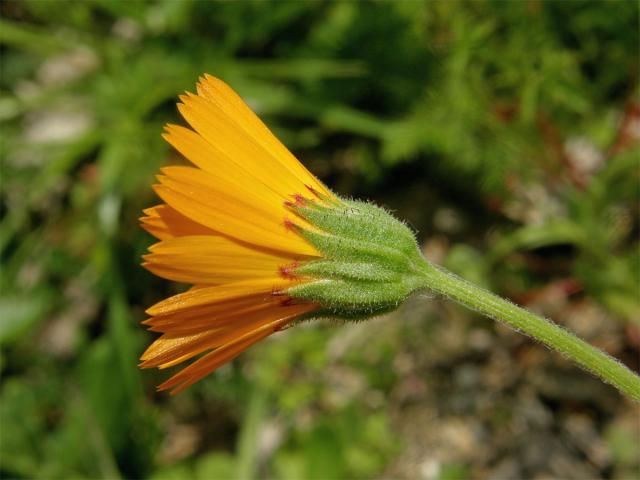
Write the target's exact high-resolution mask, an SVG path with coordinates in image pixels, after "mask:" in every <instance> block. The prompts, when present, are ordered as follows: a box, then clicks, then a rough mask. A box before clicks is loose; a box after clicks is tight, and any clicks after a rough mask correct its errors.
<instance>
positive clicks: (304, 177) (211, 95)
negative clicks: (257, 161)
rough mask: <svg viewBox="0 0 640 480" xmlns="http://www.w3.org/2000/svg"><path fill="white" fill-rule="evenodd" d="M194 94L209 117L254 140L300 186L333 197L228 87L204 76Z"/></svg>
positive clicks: (216, 79)
mask: <svg viewBox="0 0 640 480" xmlns="http://www.w3.org/2000/svg"><path fill="white" fill-rule="evenodd" d="M197 91H198V95H199V96H200V97H201V98H204V99H206V100H207V101H208V102H209V107H208V108H209V110H210V112H211V113H210V116H214V115H219V116H222V117H223V118H224V117H226V118H227V119H230V120H231V122H232V123H233V124H234V126H235V127H236V128H238V129H240V130H242V131H243V132H244V134H245V135H247V136H250V137H252V138H253V139H255V141H256V143H257V144H258V145H260V146H261V147H262V148H263V149H264V150H265V151H266V152H268V153H269V154H270V156H272V157H273V158H275V159H278V160H279V161H280V163H281V164H282V165H283V166H284V167H285V168H286V169H287V170H289V171H290V172H291V173H293V175H294V176H295V177H296V178H298V179H299V180H300V181H301V182H302V183H303V184H306V185H309V186H311V187H313V188H315V189H316V190H318V191H319V192H322V193H323V194H325V195H327V196H329V197H333V194H332V193H331V191H330V190H329V189H327V188H326V187H325V186H324V185H323V184H322V182H320V181H319V180H318V179H317V178H316V177H315V176H313V175H312V174H311V173H310V172H309V171H308V170H307V169H306V168H305V167H304V165H302V164H301V163H300V162H299V161H298V160H297V159H296V158H295V157H294V156H293V155H292V154H291V152H290V151H289V150H288V149H287V148H286V147H285V146H284V145H283V144H282V143H281V142H280V141H279V140H278V139H277V138H276V136H275V135H273V133H271V131H270V130H269V129H268V128H267V126H266V125H265V124H264V123H263V122H262V120H260V118H258V116H257V115H256V114H255V113H254V112H253V111H252V110H251V109H250V108H249V107H248V106H247V104H246V103H245V102H244V101H243V100H242V98H240V96H239V95H238V94H237V93H236V92H235V91H234V90H233V89H232V88H231V87H229V85H227V84H226V83H225V82H223V81H222V80H220V79H218V78H215V77H213V76H211V75H205V76H204V78H200V81H199V82H198V86H197Z"/></svg>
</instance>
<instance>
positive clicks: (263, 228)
mask: <svg viewBox="0 0 640 480" xmlns="http://www.w3.org/2000/svg"><path fill="white" fill-rule="evenodd" d="M197 92H198V93H197V95H194V94H191V93H188V94H186V95H183V96H181V97H180V100H181V101H182V103H180V104H178V109H179V110H180V113H181V114H182V116H183V117H184V118H185V120H186V121H187V122H188V123H189V125H190V126H191V127H192V128H193V130H190V129H188V128H184V127H181V126H177V125H168V126H167V127H166V133H165V134H164V135H163V136H164V138H165V139H166V140H167V141H168V142H169V143H170V144H171V145H173V147H174V148H175V149H176V150H178V151H179V152H180V153H181V154H182V155H183V156H184V157H185V158H187V159H188V160H189V161H190V162H191V163H192V164H193V166H190V167H187V166H173V167H166V168H163V169H162V175H159V176H158V181H159V183H158V184H157V185H154V190H155V191H156V193H157V194H158V196H159V197H160V198H161V199H162V200H163V201H164V202H165V203H164V204H161V205H158V206H155V207H152V208H149V209H147V210H145V211H144V213H145V215H146V216H145V217H143V218H142V219H141V221H142V225H143V227H144V228H145V229H146V230H147V231H148V232H150V233H151V234H152V235H154V236H155V237H156V238H157V239H158V240H160V241H159V242H158V243H156V244H155V245H153V246H152V247H151V248H150V249H149V250H150V253H149V254H148V255H145V257H144V259H145V263H144V264H143V265H144V266H145V267H146V268H147V269H148V270H150V271H151V272H153V273H155V274H156V275H159V276H161V277H163V278H166V279H169V280H173V281H177V282H184V283H188V284H192V285H193V287H192V288H191V289H190V290H188V291H187V292H185V293H182V294H179V295H175V296H173V297H171V298H168V299H166V300H163V301H161V302H160V303H158V304H156V305H154V306H153V307H151V308H149V309H148V310H147V313H148V314H149V316H150V318H149V319H148V320H146V321H145V322H143V323H145V324H146V325H148V326H149V330H151V331H154V332H161V333H162V336H161V337H160V338H158V339H157V340H156V341H155V342H154V343H153V344H152V345H151V346H150V347H149V348H148V349H147V351H146V352H145V353H144V354H143V355H142V358H141V360H142V363H141V367H143V368H151V367H158V368H167V367H172V366H174V365H177V364H180V363H182V362H185V361H187V360H190V359H193V358H194V357H196V356H199V355H201V356H200V358H198V359H197V360H196V361H194V362H193V363H191V364H190V365H189V366H187V367H186V368H184V369H183V370H181V371H180V372H178V373H177V374H175V375H174V376H173V377H171V378H170V379H169V380H168V381H166V382H164V383H163V384H162V385H160V386H159V387H158V389H159V390H166V389H172V393H177V392H179V391H181V390H183V389H185V388H187V387H188V386H190V385H192V384H193V383H195V382H197V381H198V380H200V379H202V378H203V377H204V376H206V375H207V374H209V373H211V372H212V371H213V370H215V369H216V368H218V367H219V366H221V365H222V364H224V363H226V362H228V361H230V360H231V359H233V358H235V357H236V356H237V355H238V354H240V353H241V352H242V351H243V350H245V349H246V348H248V347H250V346H251V345H253V344H254V343H256V342H258V341H260V340H262V339H263V338H265V337H267V336H269V335H270V334H272V333H274V332H276V331H278V330H281V329H282V328H284V327H285V326H286V325H288V324H290V323H291V322H293V321H294V320H296V319H297V318H299V317H300V316H302V315H305V314H309V313H310V312H313V311H314V310H317V309H318V308H319V305H318V304H316V303H313V302H311V301H305V300H300V299H296V300H294V299H292V298H291V297H289V296H288V295H286V294H284V293H283V292H284V291H285V290H286V289H287V288H289V287H291V286H292V285H295V284H300V283H302V280H300V279H299V278H295V276H294V275H292V274H291V268H290V267H291V266H295V265H297V264H299V263H300V262H305V261H308V260H313V259H318V258H320V257H321V255H320V253H318V251H317V250H316V248H315V247H313V246H312V245H311V244H310V243H309V242H308V241H307V240H305V239H304V237H303V236H301V235H299V232H298V229H297V228H292V227H293V226H294V225H297V226H300V227H303V228H306V229H312V228H313V227H311V226H310V225H309V224H308V223H307V222H306V221H305V220H304V219H303V218H301V217H297V216H296V217H295V223H294V219H292V218H291V217H293V214H292V211H291V208H290V206H291V201H292V200H293V201H294V203H295V202H304V197H303V195H306V196H309V197H312V198H313V199H314V201H317V202H321V203H327V202H336V204H339V203H340V200H338V199H337V197H336V196H335V195H333V194H332V193H331V192H330V191H329V190H328V189H327V188H326V187H325V186H324V185H323V184H322V183H321V182H320V181H319V180H318V179H316V178H315V177H314V176H313V175H312V174H311V173H309V171H308V170H307V169H306V168H305V167H304V166H303V165H302V164H301V163H300V162H298V160H296V158H295V157H294V156H293V155H292V154H291V153H290V152H289V151H288V150H287V149H286V147H284V145H282V144H281V143H280V142H279V141H278V139H277V138H276V137H275V136H274V135H273V134H272V133H271V132H270V131H269V129H268V128H267V127H266V126H265V125H264V124H263V123H262V122H261V121H260V119H259V118H258V117H257V116H256V115H255V114H254V113H253V112H252V111H251V110H250V109H249V107H248V106H247V105H246V104H245V103H244V102H243V101H242V99H241V98H240V97H239V96H238V95H237V94H236V93H235V92H234V91H233V90H232V89H231V88H230V87H229V86H228V85H226V84H225V83H224V82H222V81H221V80H219V79H217V78H214V77H211V76H209V75H205V77H204V78H201V79H200V81H199V83H198V86H197ZM287 205H289V206H287Z"/></svg>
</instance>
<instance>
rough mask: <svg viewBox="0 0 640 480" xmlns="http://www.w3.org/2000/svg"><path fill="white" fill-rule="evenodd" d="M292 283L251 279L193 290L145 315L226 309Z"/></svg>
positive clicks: (179, 295)
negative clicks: (200, 309)
mask: <svg viewBox="0 0 640 480" xmlns="http://www.w3.org/2000/svg"><path fill="white" fill-rule="evenodd" d="M292 283H293V282H292V281H291V280H286V279H283V278H280V277H275V276H274V277H273V278H253V279H251V280H246V281H242V282H234V283H228V284H224V285H217V286H213V287H202V288H195V289H191V290H189V291H187V292H184V293H180V294H178V295H174V296H173V297H169V298H167V299H165V300H162V301H161V302H158V303H156V304H155V305H153V306H152V307H150V308H149V309H147V312H146V313H147V314H148V315H151V316H154V317H155V316H165V315H171V314H176V313H181V312H182V313H184V312H185V311H187V310H190V309H193V308H195V307H203V306H211V305H216V304H220V305H222V307H223V308H226V306H225V302H229V301H234V300H239V299H241V298H243V297H246V296H250V295H265V296H271V293H272V292H274V291H278V290H284V289H286V288H287V287H290V286H291V285H292Z"/></svg>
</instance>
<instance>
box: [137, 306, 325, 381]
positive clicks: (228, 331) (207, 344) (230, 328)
mask: <svg viewBox="0 0 640 480" xmlns="http://www.w3.org/2000/svg"><path fill="white" fill-rule="evenodd" d="M255 307H256V308H255V310H256V311H255V312H254V314H253V315H235V317H236V318H235V320H234V321H233V322H231V323H227V324H226V325H223V326H218V327H215V328H211V327H212V325H209V329H206V330H203V331H200V332H198V333H193V334H174V333H165V334H164V335H162V337H160V338H159V339H158V340H156V341H155V342H154V343H153V344H152V345H151V346H150V347H149V348H148V349H147V351H146V352H145V353H144V355H143V356H142V358H141V359H142V360H143V363H142V364H141V366H142V367H143V368H151V367H160V368H167V367H170V366H173V365H176V364H177V363H181V362H182V361H184V360H187V359H188V358H192V357H194V356H196V355H198V354H200V353H202V352H204V351H206V350H210V349H212V348H216V347H220V346H222V345H225V344H226V343H228V342H231V341H233V340H234V339H235V338H237V337H239V336H242V335H244V334H246V333H249V332H250V331H253V330H255V329H256V328H259V327H260V326H261V325H264V324H265V323H269V322H273V321H275V320H279V319H283V318H293V317H298V316H300V315H303V314H305V313H308V312H310V311H313V310H315V309H316V308H317V306H315V305H313V304H298V305H287V306H273V305H270V304H265V305H262V306H260V305H256V306H255ZM212 323H213V325H215V324H216V323H215V322H212Z"/></svg>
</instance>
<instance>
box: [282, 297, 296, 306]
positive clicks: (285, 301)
mask: <svg viewBox="0 0 640 480" xmlns="http://www.w3.org/2000/svg"><path fill="white" fill-rule="evenodd" d="M294 303H295V302H294V301H293V298H291V297H287V298H283V299H282V300H280V306H281V307H289V306H291V305H293V304H294Z"/></svg>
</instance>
